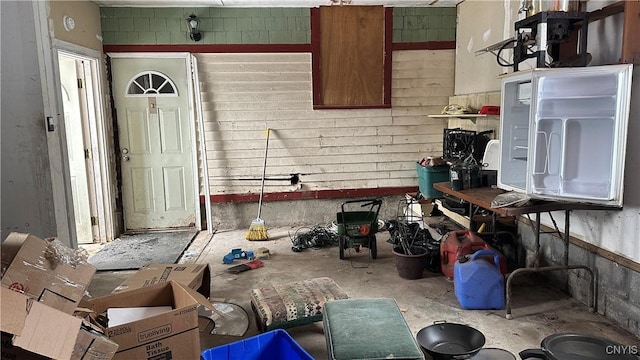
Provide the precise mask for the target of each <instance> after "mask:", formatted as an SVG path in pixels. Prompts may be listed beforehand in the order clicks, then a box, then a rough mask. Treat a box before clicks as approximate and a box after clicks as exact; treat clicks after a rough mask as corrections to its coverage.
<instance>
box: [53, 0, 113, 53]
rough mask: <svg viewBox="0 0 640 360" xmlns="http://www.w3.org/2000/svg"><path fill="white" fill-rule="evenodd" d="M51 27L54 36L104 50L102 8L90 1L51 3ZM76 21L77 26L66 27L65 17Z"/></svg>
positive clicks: (55, 0) (56, 1)
mask: <svg viewBox="0 0 640 360" xmlns="http://www.w3.org/2000/svg"><path fill="white" fill-rule="evenodd" d="M49 6H50V12H49V27H50V29H51V28H53V29H52V30H53V37H55V38H56V39H59V40H63V41H66V42H69V43H72V44H76V45H80V46H83V47H86V48H90V49H94V50H98V51H102V35H101V34H102V30H101V29H100V8H99V7H98V5H96V4H94V3H92V2H90V1H59V0H53V1H51V2H50V3H49ZM65 15H66V16H69V17H71V18H72V19H73V20H74V21H75V28H74V29H73V30H70V31H67V30H66V29H65V28H64V17H65Z"/></svg>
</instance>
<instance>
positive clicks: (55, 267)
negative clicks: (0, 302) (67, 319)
mask: <svg viewBox="0 0 640 360" xmlns="http://www.w3.org/2000/svg"><path fill="white" fill-rule="evenodd" d="M50 245H51V244H50V242H49V241H47V240H42V239H40V238H38V237H37V236H34V235H31V234H22V233H15V232H14V233H11V234H9V236H7V238H6V239H5V241H4V242H3V243H2V268H3V269H6V271H5V273H4V274H3V276H2V280H1V281H0V283H1V284H2V287H6V288H10V289H13V290H16V291H20V292H22V293H24V294H26V295H28V296H29V297H32V298H34V299H36V301H38V302H40V303H43V304H45V305H48V306H51V307H52V308H55V309H58V310H61V311H63V312H65V313H67V314H72V313H73V311H74V310H75V308H76V306H77V305H78V303H79V302H80V299H82V296H83V295H84V291H85V289H86V287H87V286H88V285H89V283H90V282H91V279H92V278H93V275H94V274H95V272H96V268H95V267H94V266H92V265H91V264H88V263H82V264H78V265H75V266H73V265H69V264H66V263H64V262H58V261H55V257H52V256H48V254H49V255H50V254H52V252H51V251H49V253H47V251H48V250H51V249H50V248H49V247H50ZM53 254H55V252H53ZM50 259H52V260H50Z"/></svg>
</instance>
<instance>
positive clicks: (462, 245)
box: [440, 230, 488, 280]
mask: <svg viewBox="0 0 640 360" xmlns="http://www.w3.org/2000/svg"><path fill="white" fill-rule="evenodd" d="M487 247H488V245H487V243H486V242H485V241H484V240H482V239H481V238H480V237H478V236H477V235H476V234H474V233H473V231H471V230H458V231H451V232H449V234H447V237H446V238H445V239H444V240H443V241H442V242H441V243H440V262H441V267H442V273H443V274H444V276H446V277H447V279H449V280H453V265H454V264H455V263H456V260H458V258H459V257H460V256H463V255H469V254H473V253H474V252H476V251H477V250H481V249H487Z"/></svg>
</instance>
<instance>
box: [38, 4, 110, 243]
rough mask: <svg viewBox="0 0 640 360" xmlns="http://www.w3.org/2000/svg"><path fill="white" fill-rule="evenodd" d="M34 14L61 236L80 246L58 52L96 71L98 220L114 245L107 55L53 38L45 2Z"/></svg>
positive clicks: (102, 236) (103, 236)
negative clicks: (107, 99)
mask: <svg viewBox="0 0 640 360" xmlns="http://www.w3.org/2000/svg"><path fill="white" fill-rule="evenodd" d="M33 14H34V23H35V24H34V25H35V30H36V48H37V52H38V63H39V68H40V82H41V88H42V101H43V105H44V118H43V126H44V127H45V129H47V132H46V134H47V148H48V155H49V168H50V171H51V183H52V189H51V190H52V197H53V203H54V209H53V211H54V217H55V220H56V235H57V237H58V239H59V240H60V241H61V242H62V243H63V244H65V245H67V246H69V247H71V248H73V249H76V248H78V241H77V235H76V230H75V217H74V213H73V196H72V192H71V175H70V171H69V160H68V149H67V145H66V144H67V138H66V134H65V131H64V121H63V120H64V115H63V113H64V112H63V100H62V90H61V81H60V69H59V64H58V53H59V52H64V53H66V54H69V53H70V54H74V55H75V56H77V57H81V58H83V60H86V61H87V62H89V64H90V67H91V73H92V83H93V88H92V100H93V104H94V107H93V112H94V114H95V121H96V123H95V134H96V136H97V140H98V141H97V143H95V142H92V146H97V148H98V151H97V155H99V156H97V157H96V159H95V160H94V162H93V164H92V165H93V167H94V177H93V179H94V180H95V179H98V182H96V183H94V185H98V184H100V186H99V187H98V186H96V196H97V197H100V199H101V201H100V200H99V201H97V203H98V204H99V206H98V207H99V209H98V214H97V217H98V222H99V224H100V226H99V229H100V230H99V232H100V233H99V234H98V238H99V239H100V241H101V242H106V241H111V240H113V239H114V233H115V231H116V228H115V223H114V216H113V214H114V210H115V206H114V204H115V201H114V199H115V193H114V192H113V189H112V185H111V181H109V180H110V179H113V171H112V170H111V169H112V168H111V166H109V165H110V162H109V154H110V153H111V152H110V146H111V145H110V143H109V142H107V141H106V139H107V134H109V132H108V131H107V129H109V126H108V122H107V119H106V117H107V116H108V114H107V112H106V111H105V109H106V106H105V99H106V97H105V94H106V93H105V91H104V84H105V82H104V79H105V78H106V76H105V75H106V73H105V67H104V66H103V55H102V52H101V51H98V50H95V49H90V48H86V47H83V46H80V45H76V44H72V43H69V42H66V41H62V40H58V39H55V38H53V37H52V36H51V33H50V32H49V28H48V25H49V18H48V16H49V13H48V3H47V2H46V1H34V2H33ZM90 181H91V179H90Z"/></svg>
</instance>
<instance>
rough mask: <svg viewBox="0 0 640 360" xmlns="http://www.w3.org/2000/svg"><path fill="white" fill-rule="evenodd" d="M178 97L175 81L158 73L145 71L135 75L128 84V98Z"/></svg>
mask: <svg viewBox="0 0 640 360" xmlns="http://www.w3.org/2000/svg"><path fill="white" fill-rule="evenodd" d="M150 95H152V96H178V90H177V89H176V86H175V85H174V83H173V81H171V79H169V77H167V76H166V75H165V74H163V73H160V72H157V71H145V72H142V73H139V74H137V75H134V76H133V77H132V78H131V80H129V83H128V84H127V94H126V96H150Z"/></svg>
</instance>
